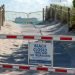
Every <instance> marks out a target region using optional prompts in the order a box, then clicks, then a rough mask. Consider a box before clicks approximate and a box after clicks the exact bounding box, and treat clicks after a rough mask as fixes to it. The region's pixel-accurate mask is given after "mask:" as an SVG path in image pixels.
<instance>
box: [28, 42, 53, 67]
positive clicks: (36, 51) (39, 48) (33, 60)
mask: <svg viewBox="0 0 75 75" xmlns="http://www.w3.org/2000/svg"><path fill="white" fill-rule="evenodd" d="M52 63H53V44H52V42H50V43H42V42H37V43H30V44H29V64H44V65H51V66H52Z"/></svg>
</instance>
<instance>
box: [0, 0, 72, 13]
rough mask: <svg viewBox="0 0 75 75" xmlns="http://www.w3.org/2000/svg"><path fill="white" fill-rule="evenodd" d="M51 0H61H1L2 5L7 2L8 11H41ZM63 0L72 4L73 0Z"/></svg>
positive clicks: (54, 0) (53, 0)
mask: <svg viewBox="0 0 75 75" xmlns="http://www.w3.org/2000/svg"><path fill="white" fill-rule="evenodd" d="M51 1H52V2H56V1H60V0H1V1H0V5H2V4H5V8H6V11H8V10H9V11H18V12H34V11H41V10H42V8H43V7H45V6H48V5H50V3H51ZM61 1H62V3H64V4H65V5H66V4H67V5H71V4H72V3H71V2H72V0H61ZM65 1H66V2H65ZM67 2H68V3H67Z"/></svg>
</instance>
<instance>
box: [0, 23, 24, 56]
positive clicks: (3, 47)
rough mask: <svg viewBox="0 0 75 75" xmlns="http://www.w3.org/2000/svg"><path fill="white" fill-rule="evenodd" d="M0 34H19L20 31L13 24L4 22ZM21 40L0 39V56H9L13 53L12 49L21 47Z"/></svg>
mask: <svg viewBox="0 0 75 75" xmlns="http://www.w3.org/2000/svg"><path fill="white" fill-rule="evenodd" d="M0 34H16V35H18V34H21V29H20V28H19V27H17V26H16V24H15V23H13V22H5V23H4V26H2V27H1V30H0ZM22 42H23V40H18V39H17V40H14V39H10V40H9V39H0V55H10V54H12V53H13V52H14V51H13V50H12V48H17V47H16V46H15V45H18V47H20V46H21V44H22Z"/></svg>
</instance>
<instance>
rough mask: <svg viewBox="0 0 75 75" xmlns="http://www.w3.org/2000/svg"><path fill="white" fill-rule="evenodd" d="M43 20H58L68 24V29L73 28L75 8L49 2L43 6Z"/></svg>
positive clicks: (74, 27) (74, 25)
mask: <svg viewBox="0 0 75 75" xmlns="http://www.w3.org/2000/svg"><path fill="white" fill-rule="evenodd" d="M44 10H45V11H44V13H45V16H44V18H45V19H44V21H50V20H51V21H59V22H61V23H62V24H63V25H64V24H68V28H69V30H72V29H75V8H69V7H65V6H60V5H55V4H51V5H50V7H46V8H44Z"/></svg>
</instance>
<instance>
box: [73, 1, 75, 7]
mask: <svg viewBox="0 0 75 75" xmlns="http://www.w3.org/2000/svg"><path fill="white" fill-rule="evenodd" d="M73 7H74V8H75V0H73Z"/></svg>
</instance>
